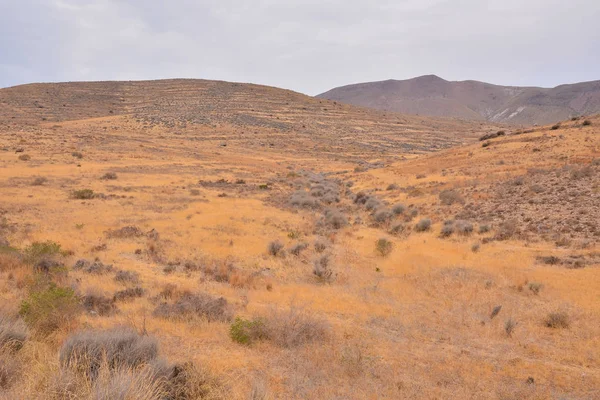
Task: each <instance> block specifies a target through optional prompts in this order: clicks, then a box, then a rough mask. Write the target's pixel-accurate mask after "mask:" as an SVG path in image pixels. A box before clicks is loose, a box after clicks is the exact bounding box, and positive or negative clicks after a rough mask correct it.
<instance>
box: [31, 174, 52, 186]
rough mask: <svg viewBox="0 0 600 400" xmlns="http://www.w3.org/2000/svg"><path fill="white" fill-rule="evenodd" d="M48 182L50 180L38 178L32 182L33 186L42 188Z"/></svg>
mask: <svg viewBox="0 0 600 400" xmlns="http://www.w3.org/2000/svg"><path fill="white" fill-rule="evenodd" d="M46 182H48V178H45V177H43V176H38V177H37V178H35V179H34V180H33V182H31V186H42V185H43V184H44V183H46Z"/></svg>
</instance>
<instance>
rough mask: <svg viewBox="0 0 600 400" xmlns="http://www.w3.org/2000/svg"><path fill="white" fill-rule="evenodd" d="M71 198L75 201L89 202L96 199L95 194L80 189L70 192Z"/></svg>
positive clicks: (89, 190)
mask: <svg viewBox="0 0 600 400" xmlns="http://www.w3.org/2000/svg"><path fill="white" fill-rule="evenodd" d="M71 198H73V199H76V200H91V199H94V198H96V194H95V193H94V191H93V190H92V189H80V190H74V191H73V192H71Z"/></svg>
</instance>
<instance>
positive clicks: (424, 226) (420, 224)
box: [415, 218, 431, 232]
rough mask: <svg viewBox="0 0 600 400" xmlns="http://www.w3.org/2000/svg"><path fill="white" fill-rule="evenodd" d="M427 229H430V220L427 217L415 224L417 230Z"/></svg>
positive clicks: (424, 230)
mask: <svg viewBox="0 0 600 400" xmlns="http://www.w3.org/2000/svg"><path fill="white" fill-rule="evenodd" d="M429 229H431V220H430V219H429V218H423V219H422V220H420V221H419V222H418V223H417V225H415V230H416V231H417V232H426V231H428V230H429Z"/></svg>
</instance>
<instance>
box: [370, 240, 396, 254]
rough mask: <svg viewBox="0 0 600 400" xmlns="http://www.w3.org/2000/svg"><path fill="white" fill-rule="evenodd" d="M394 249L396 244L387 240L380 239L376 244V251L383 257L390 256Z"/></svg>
mask: <svg viewBox="0 0 600 400" xmlns="http://www.w3.org/2000/svg"><path fill="white" fill-rule="evenodd" d="M393 248H394V244H393V243H392V242H390V241H389V240H388V239H386V238H381V239H378V240H377V242H375V250H376V251H377V254H379V255H380V256H382V257H387V256H388V255H390V253H391V252H392V250H393Z"/></svg>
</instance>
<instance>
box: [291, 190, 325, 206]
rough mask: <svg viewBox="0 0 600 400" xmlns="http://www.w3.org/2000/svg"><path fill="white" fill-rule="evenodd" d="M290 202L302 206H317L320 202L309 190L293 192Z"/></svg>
mask: <svg viewBox="0 0 600 400" xmlns="http://www.w3.org/2000/svg"><path fill="white" fill-rule="evenodd" d="M290 204H291V205H293V206H297V207H301V208H317V207H318V205H319V202H318V200H317V199H315V198H314V197H312V196H310V195H309V194H308V193H307V192H305V191H303V190H300V191H297V192H296V193H294V194H292V196H291V197H290Z"/></svg>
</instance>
